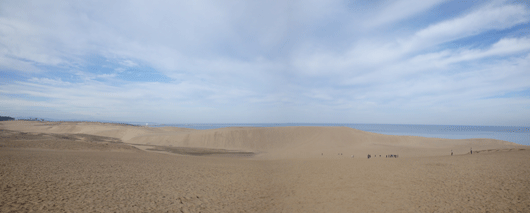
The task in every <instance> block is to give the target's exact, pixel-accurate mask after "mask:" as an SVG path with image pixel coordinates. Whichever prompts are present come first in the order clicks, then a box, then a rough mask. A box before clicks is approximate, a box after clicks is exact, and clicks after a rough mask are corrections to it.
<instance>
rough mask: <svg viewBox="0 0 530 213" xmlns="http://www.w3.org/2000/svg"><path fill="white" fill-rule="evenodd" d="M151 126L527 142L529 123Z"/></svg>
mask: <svg viewBox="0 0 530 213" xmlns="http://www.w3.org/2000/svg"><path fill="white" fill-rule="evenodd" d="M150 126H152V127H164V126H171V127H181V128H190V129H218V128H226V127H284V126H345V127H350V128H354V129H358V130H362V131H367V132H373V133H379V134H385V135H409V136H421V137H429V138H445V139H470V138H491V139H497V140H503V141H508V142H513V143H517V144H522V145H530V127H521V126H470V125H413V124H351V123H350V124H348V123H188V124H158V125H150Z"/></svg>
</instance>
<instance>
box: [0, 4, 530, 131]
mask: <svg viewBox="0 0 530 213" xmlns="http://www.w3.org/2000/svg"><path fill="white" fill-rule="evenodd" d="M442 3H443V4H458V3H456V2H446V1H443V0H433V1H421V2H412V1H409V0H401V1H394V2H390V3H388V4H386V5H385V3H384V2H383V3H381V2H375V3H373V2H354V4H353V6H352V7H355V5H358V4H367V5H368V6H366V7H365V8H362V10H361V9H359V8H348V7H346V5H348V2H346V1H317V0H315V1H295V0H293V1H266V2H260V1H257V2H256V1H252V2H228V1H205V0H204V1H203V0H201V1H156V2H154V3H152V2H149V3H148V2H142V1H112V2H109V1H101V2H96V3H94V2H57V1H48V2H46V1H39V2H35V3H34V4H27V3H25V2H19V1H2V2H0V14H2V15H0V35H1V36H0V71H2V72H4V73H12V71H13V70H17V71H25V72H27V73H26V74H25V76H28V75H29V77H27V79H28V80H17V81H16V82H13V81H10V82H6V83H3V84H0V91H1V92H2V94H4V95H5V94H8V95H16V94H22V95H24V96H25V97H37V98H42V99H46V101H44V102H46V103H48V104H50V106H49V107H50V108H55V109H61V110H62V111H61V112H64V113H66V114H67V113H73V114H83V112H84V113H85V114H86V115H87V116H100V117H105V116H118V117H119V116H122V117H127V116H144V117H148V116H147V115H148V114H149V116H153V114H156V113H159V114H164V116H160V115H159V116H158V117H157V118H158V119H161V120H163V119H168V120H170V119H172V118H175V119H176V118H179V119H188V120H187V121H189V122H194V121H195V122H198V121H201V119H202V120H204V121H206V122H208V121H210V122H223V121H226V122H231V121H235V120H238V119H239V120H244V119H251V118H252V116H256V117H259V118H261V119H264V121H265V120H266V119H272V118H274V119H278V121H280V122H282V121H304V120H311V121H329V122H334V120H333V119H335V120H336V121H337V122H339V121H343V122H348V119H357V120H355V122H390V121H399V120H400V119H402V118H403V116H401V115H398V114H400V113H402V114H407V115H408V116H409V117H410V122H422V121H426V120H428V119H429V118H425V117H422V114H421V113H419V114H418V115H414V112H422V113H424V114H423V115H428V114H429V113H433V114H434V113H438V112H443V113H445V112H447V113H446V114H444V115H445V116H446V117H447V115H450V114H451V112H452V113H453V114H454V115H459V116H461V117H462V119H460V120H463V119H464V118H465V117H466V116H465V115H464V114H458V111H459V110H464V111H465V110H469V109H472V108H474V107H475V108H476V107H478V106H479V105H480V104H483V103H489V102H488V101H484V100H482V99H484V98H487V97H490V96H491V95H500V96H502V94H504V93H509V92H513V91H524V90H527V89H528V88H530V85H529V84H528V82H530V79H529V76H528V74H527V73H528V72H527V71H526V70H527V68H526V67H528V66H530V65H528V61H529V58H528V54H529V51H530V39H529V38H528V37H524V36H520V35H519V36H518V35H509V36H508V35H505V34H506V33H505V31H509V30H510V29H512V28H515V27H518V26H521V25H523V24H526V25H527V24H528V22H529V21H530V19H529V18H530V12H529V10H528V8H527V7H524V6H522V5H517V4H507V3H506V2H501V3H499V4H496V5H494V4H487V5H486V6H482V7H480V8H468V9H466V10H462V11H464V12H463V14H451V16H450V17H453V18H450V19H448V18H444V17H435V18H433V15H432V14H430V13H428V12H426V11H430V10H437V9H439V8H438V6H439V5H441V4H442ZM438 12H440V13H439V14H443V12H446V11H438ZM449 12H451V11H449ZM448 17H449V16H448ZM412 18H414V19H416V18H417V19H422V20H436V23H434V22H433V23H431V24H430V25H416V24H415V22H414V23H412V22H411V23H405V21H406V20H408V19H412ZM422 23H425V22H422ZM490 32H496V33H498V34H495V35H493V37H495V38H494V39H489V41H488V42H482V40H481V38H477V39H474V42H476V43H473V44H469V45H466V44H464V45H461V46H458V47H454V46H451V45H445V44H447V43H448V42H452V41H457V40H459V39H462V38H469V37H471V36H475V35H482V34H487V36H490V35H491V34H488V33H490ZM495 39H497V40H496V41H494V43H493V44H491V41H492V40H495ZM477 43H479V44H480V45H476V44H477ZM477 46H478V47H477ZM93 58H98V59H97V60H96V61H90V60H91V59H93ZM100 58H103V60H102V61H104V62H101V63H104V65H100V64H99V63H100V61H98V60H99V59H100ZM88 65H90V68H87V67H89V66H88ZM98 65H100V66H101V67H97V66H98ZM93 66H95V68H93ZM99 68H101V69H99ZM144 68H145V69H149V70H150V71H153V72H158V73H157V74H161V75H165V76H167V77H169V78H170V80H167V79H165V80H164V82H149V83H147V82H129V81H127V79H125V80H124V79H123V78H121V77H123V76H124V75H127V74H128V72H141V71H142V69H144ZM57 69H60V70H61V73H59V72H56V70H57ZM88 69H94V70H97V71H93V70H88ZM525 71H526V72H525ZM28 73H29V74H28ZM65 76H70V77H71V78H67V77H65ZM1 77H4V76H1ZM61 79H62V80H61ZM65 79H75V82H68V81H67V80H65ZM135 80H137V79H135ZM139 80H140V81H141V80H144V79H139ZM146 81H147V80H146ZM2 94H0V95H2ZM10 100H11V102H9V103H11V105H9V106H10V107H11V109H14V108H13V107H14V106H15V105H16V103H20V104H21V105H24V104H26V105H27V103H28V101H29V102H31V100H27V99H24V98H20V99H17V100H18V101H21V102H16V100H14V99H10ZM510 100H512V101H511V102H510V103H512V104H515V105H517V107H518V106H521V104H526V102H525V100H524V99H517V101H515V99H510ZM13 101H15V102H13ZM24 101H26V102H24ZM464 102H465V104H463V103H464ZM6 103H7V102H6ZM6 103H0V108H2V107H4V106H7V104H6ZM2 104H3V105H2ZM496 107H497V108H496V109H498V110H501V109H504V110H509V109H514V107H516V106H509V105H503V104H497V105H496ZM120 109H122V110H120ZM483 111H484V112H487V111H488V110H487V109H484V110H483ZM261 112H269V113H277V114H275V116H263V115H261V114H260V113H261ZM311 112H322V113H320V115H314V114H315V113H311ZM337 112H340V113H337ZM398 112H399V113H398ZM520 112H521V113H522V114H524V113H526V111H520ZM239 113H240V114H241V115H240V114H239ZM252 113H255V115H253V114H252ZM443 113H442V114H443ZM257 114H260V115H257ZM337 114H341V115H337ZM220 115H223V116H220ZM242 115H245V116H247V117H246V118H243V117H244V116H242ZM506 115H507V114H506ZM194 116H195V118H194ZM216 116H217V117H216ZM327 116H329V117H327ZM197 117H201V118H197ZM210 117H216V118H222V119H225V120H208V118H210ZM284 117H285V118H284ZM385 117H389V118H388V119H387V120H385ZM405 117H406V116H405ZM136 118H140V117H136ZM232 118H233V120H230V119H232ZM359 118H362V119H364V120H358V119H359ZM372 118H373V119H374V121H370V119H372ZM194 119H196V120H194ZM282 119H283V120H282ZM289 119H291V120H289ZM319 119H320V120H319ZM326 119H328V120H326ZM437 119H439V121H440V122H442V121H443V122H449V121H448V120H446V118H445V117H443V116H441V117H439V118H437ZM444 119H445V120H444ZM476 119H478V118H476ZM492 119H493V118H492ZM496 119H497V118H496ZM456 120H457V119H455V121H456ZM497 120H499V119H497ZM515 120H517V119H515ZM515 120H514V122H515ZM249 121H250V122H256V121H252V120H249ZM267 121H270V122H274V120H267ZM449 123H450V122H449Z"/></svg>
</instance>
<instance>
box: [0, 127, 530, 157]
mask: <svg viewBox="0 0 530 213" xmlns="http://www.w3.org/2000/svg"><path fill="white" fill-rule="evenodd" d="M1 124H2V128H5V129H9V130H14V131H22V132H38V133H56V134H90V135H96V136H103V137H113V138H117V139H120V140H121V141H122V142H124V143H127V144H136V145H153V146H168V147H192V148H207V149H226V150H237V151H243V152H255V153H259V154H258V155H256V157H260V158H271V159H277V158H313V157H334V156H336V155H342V156H344V155H346V156H351V155H354V156H359V157H360V156H366V155H367V154H372V155H374V154H375V155H377V156H378V155H381V156H384V155H386V154H398V155H400V156H401V157H415V156H440V155H448V154H449V153H450V150H453V152H454V153H455V154H465V153H468V152H469V151H470V149H471V148H473V149H475V150H486V149H511V148H517V147H522V146H523V145H519V144H515V143H511V142H507V141H501V140H495V139H459V140H454V139H440V138H425V137H417V136H394V135H383V134H377V133H371V132H365V131H361V130H356V129H352V128H349V127H313V126H294V127H227V128H220V129H208V130H194V129H186V128H178V127H162V128H156V127H145V126H130V125H121V124H111V123H98V122H37V121H6V122H2V123H1ZM524 147H526V146H524ZM341 153H342V154H341Z"/></svg>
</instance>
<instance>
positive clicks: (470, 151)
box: [451, 148, 473, 156]
mask: <svg viewBox="0 0 530 213" xmlns="http://www.w3.org/2000/svg"><path fill="white" fill-rule="evenodd" d="M469 154H473V148H469ZM451 156H453V150H452V149H451Z"/></svg>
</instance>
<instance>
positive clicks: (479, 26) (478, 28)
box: [403, 5, 530, 50]
mask: <svg viewBox="0 0 530 213" xmlns="http://www.w3.org/2000/svg"><path fill="white" fill-rule="evenodd" d="M529 20H530V13H529V12H528V10H527V9H526V8H525V7H524V6H522V5H505V6H500V7H493V6H486V7H483V8H480V9H478V10H476V11H473V12H471V13H469V14H467V15H465V16H462V17H458V18H455V19H452V20H448V21H443V22H440V23H436V24H434V25H431V26H429V27H427V28H425V29H423V30H420V31H418V32H416V33H415V35H414V37H413V38H412V39H411V40H409V41H407V42H404V43H403V46H404V47H405V49H407V50H414V49H424V48H426V47H430V46H434V45H438V44H441V43H445V42H449V41H454V40H456V39H461V38H464V37H468V36H473V35H477V34H479V33H482V32H485V31H488V30H503V29H507V28H511V27H513V26H515V25H517V24H521V23H527V22H528V21H529Z"/></svg>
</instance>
